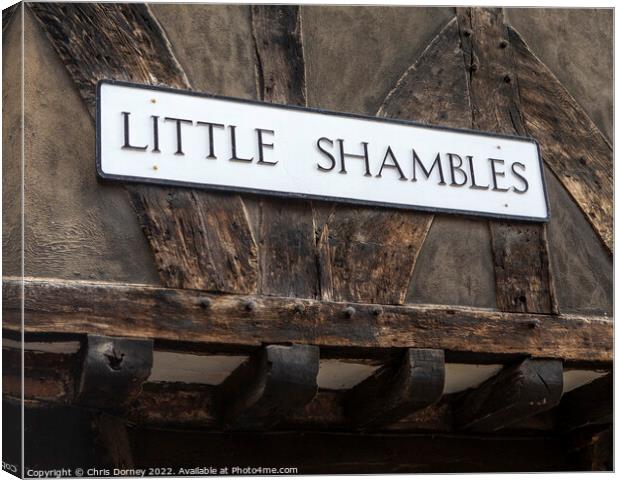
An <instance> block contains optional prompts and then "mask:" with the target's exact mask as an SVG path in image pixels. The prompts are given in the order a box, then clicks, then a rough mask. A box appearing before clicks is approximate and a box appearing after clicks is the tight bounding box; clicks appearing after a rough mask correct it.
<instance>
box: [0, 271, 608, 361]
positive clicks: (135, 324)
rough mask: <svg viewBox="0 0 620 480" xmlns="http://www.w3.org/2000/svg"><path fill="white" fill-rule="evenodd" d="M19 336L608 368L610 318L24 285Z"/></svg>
mask: <svg viewBox="0 0 620 480" xmlns="http://www.w3.org/2000/svg"><path fill="white" fill-rule="evenodd" d="M21 283H22V282H21V279H19V278H11V277H6V278H4V281H3V289H2V294H3V309H4V323H3V328H4V330H5V331H7V332H14V333H15V334H18V333H19V332H21V305H20V301H19V298H20V297H19V293H20V288H21ZM23 283H24V289H25V292H24V294H25V305H24V308H25V321H24V324H25V333H26V334H27V335H28V334H53V333H55V334H65V335H67V334H81V335H84V334H96V335H107V336H120V337H131V338H146V339H155V340H169V341H186V342H202V343H206V344H208V343H211V344H223V345H231V346H235V347H239V348H240V347H247V346H253V347H258V346H260V345H262V344H266V343H267V344H277V343H299V344H312V345H317V346H320V347H341V348H345V349H346V348H359V347H365V348H432V349H440V350H451V351H456V352H470V353H484V354H504V355H532V356H537V357H547V358H557V359H563V360H565V361H566V360H569V361H574V362H601V363H610V362H611V361H612V358H613V341H612V339H613V321H612V320H611V319H609V318H608V317H594V316H578V315H543V314H525V313H509V312H498V311H493V310H483V309H472V308H464V307H452V306H436V305H432V306H429V305H404V306H396V305H372V304H360V303H340V302H329V301H319V300H308V299H294V298H283V297H269V296H244V295H234V294H210V293H205V292H200V291H195V290H178V289H170V288H158V287H150V286H144V285H122V284H112V283H90V282H82V281H67V280H49V279H34V278H26V279H24V281H23Z"/></svg>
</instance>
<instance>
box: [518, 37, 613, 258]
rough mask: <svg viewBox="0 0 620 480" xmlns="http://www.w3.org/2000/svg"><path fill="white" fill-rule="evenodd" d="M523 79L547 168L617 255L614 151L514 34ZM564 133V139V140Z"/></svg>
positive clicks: (529, 124) (528, 120)
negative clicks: (614, 235) (614, 215)
mask: <svg viewBox="0 0 620 480" xmlns="http://www.w3.org/2000/svg"><path fill="white" fill-rule="evenodd" d="M508 33H509V36H510V45H511V47H512V50H513V52H514V60H515V64H516V69H517V74H518V75H519V85H518V87H519V96H520V98H521V112H522V115H523V120H524V123H525V127H526V129H527V131H528V132H529V133H530V134H531V135H532V136H534V137H535V138H537V139H538V140H539V142H540V148H541V150H542V155H543V158H544V160H545V163H546V164H547V165H548V166H549V167H551V170H552V171H553V173H555V175H556V176H557V177H558V178H559V180H560V182H562V185H564V188H566V190H567V191H568V192H569V193H570V194H571V196H572V197H573V199H574V200H575V202H576V203H577V205H579V207H580V208H581V210H582V211H583V213H584V215H585V216H586V218H587V219H588V221H589V222H590V223H591V224H592V226H593V227H594V230H595V231H596V233H597V234H598V235H599V237H600V238H601V240H602V242H603V244H604V245H605V247H606V248H607V249H608V251H609V252H610V253H611V252H613V150H612V146H611V144H610V142H609V141H608V140H607V138H605V136H604V135H603V133H601V131H600V130H599V129H598V127H597V126H596V125H595V124H594V122H592V120H591V119H590V118H589V117H588V115H587V113H586V112H585V111H584V109H583V108H582V107H581V106H580V105H579V104H578V103H577V101H576V100H575V99H574V98H573V97H572V96H571V95H570V93H568V91H567V90H566V89H565V88H564V86H563V85H562V84H561V83H560V81H559V80H558V79H557V78H556V77H555V75H554V74H553V73H552V72H551V70H549V68H547V66H546V65H545V64H544V63H542V62H541V61H540V59H538V58H537V57H536V55H535V54H534V53H533V52H532V51H531V50H530V49H529V47H528V46H527V44H526V43H525V42H524V41H523V39H522V38H521V36H520V35H519V34H518V33H517V32H516V31H515V30H513V29H512V28H510V27H509V28H508ZM560 132H562V133H564V134H562V135H561V134H560Z"/></svg>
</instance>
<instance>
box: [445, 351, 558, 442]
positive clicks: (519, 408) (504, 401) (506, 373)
mask: <svg viewBox="0 0 620 480" xmlns="http://www.w3.org/2000/svg"><path fill="white" fill-rule="evenodd" d="M562 386H563V382H562V362H561V361H559V360H537V359H526V360H524V361H522V362H521V363H519V364H517V365H514V366H512V367H507V368H504V369H503V370H502V371H501V372H500V373H498V374H497V375H496V376H495V377H492V378H490V379H489V380H487V381H486V382H484V383H483V384H482V385H480V386H479V387H478V388H476V389H474V390H472V391H470V392H466V393H464V394H463V398H462V399H461V400H459V401H458V402H457V405H455V407H454V417H455V423H456V425H457V426H458V427H459V428H461V429H465V430H473V431H479V432H492V431H495V430H499V429H502V428H504V427H507V426H510V425H511V424H513V423H515V422H517V421H520V420H523V419H526V418H528V417H531V416H533V415H535V414H537V413H540V412H544V411H546V410H549V409H551V408H553V407H554V406H555V405H557V404H558V403H559V401H560V397H561V396H562Z"/></svg>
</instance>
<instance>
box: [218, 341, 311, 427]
mask: <svg viewBox="0 0 620 480" xmlns="http://www.w3.org/2000/svg"><path fill="white" fill-rule="evenodd" d="M318 372H319V347H316V346H312V345H292V346H284V345H268V346H266V347H263V348H262V349H261V350H260V351H259V352H258V353H257V354H255V355H253V356H252V357H250V359H249V360H248V361H246V362H245V363H243V364H242V365H240V366H239V367H238V368H237V369H236V370H235V371H234V372H233V373H231V374H230V375H229V376H228V378H227V379H226V380H225V381H224V383H223V384H222V385H221V386H220V392H219V394H218V396H219V404H220V409H221V412H222V417H223V419H224V423H225V424H226V426H227V427H229V428H233V429H239V430H252V429H256V428H263V427H266V426H270V425H274V424H277V423H278V422H279V421H281V420H282V419H283V418H284V417H286V415H287V414H288V413H290V412H291V411H293V410H295V409H298V408H300V407H303V406H304V405H305V404H307V403H308V402H310V401H311V400H312V399H313V398H314V396H315V395H316V392H317V388H318V387H317V383H316V377H317V374H318Z"/></svg>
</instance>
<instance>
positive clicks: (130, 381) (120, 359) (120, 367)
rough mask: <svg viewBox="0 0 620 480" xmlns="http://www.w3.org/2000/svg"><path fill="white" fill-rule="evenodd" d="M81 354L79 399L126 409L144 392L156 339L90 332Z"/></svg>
mask: <svg viewBox="0 0 620 480" xmlns="http://www.w3.org/2000/svg"><path fill="white" fill-rule="evenodd" d="M81 355H82V364H81V372H80V375H79V379H78V384H77V388H76V402H77V403H79V404H81V405H85V406H88V407H93V408H101V409H105V410H111V411H122V410H124V409H126V408H127V407H128V406H129V404H130V403H131V401H132V400H133V399H135V398H136V397H137V396H138V395H139V394H140V391H141V389H142V384H143V383H144V382H145V381H146V379H147V378H148V377H149V375H150V374H151V367H152V365H153V340H146V339H145V340H142V339H135V338H118V337H105V336H100V335H90V334H89V335H87V336H86V339H85V342H84V344H83V346H82V352H81Z"/></svg>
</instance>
